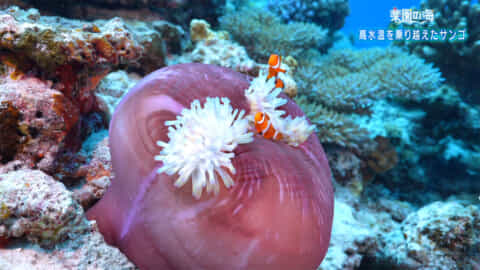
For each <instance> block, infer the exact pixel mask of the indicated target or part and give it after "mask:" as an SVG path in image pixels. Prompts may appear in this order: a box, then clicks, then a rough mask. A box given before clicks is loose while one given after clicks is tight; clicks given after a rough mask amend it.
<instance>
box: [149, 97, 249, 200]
mask: <svg viewBox="0 0 480 270" xmlns="http://www.w3.org/2000/svg"><path fill="white" fill-rule="evenodd" d="M220 101H221V102H220ZM244 113H245V112H244V111H243V110H242V111H240V112H239V111H238V109H235V110H233V108H232V106H231V105H230V100H229V99H228V98H222V99H219V98H218V97H216V98H207V100H206V102H205V104H204V107H203V108H202V106H201V104H200V101H198V100H195V101H193V102H192V104H191V107H190V109H184V110H183V111H182V113H181V115H179V116H178V117H177V119H176V120H173V121H167V122H165V125H167V126H169V129H168V130H169V132H168V138H169V142H168V143H167V142H162V141H158V142H157V144H158V146H160V147H163V149H162V150H161V152H160V154H159V155H157V156H155V160H158V161H162V162H163V166H162V167H161V168H160V169H159V170H158V173H166V174H168V175H173V174H175V173H178V175H179V178H178V179H177V180H176V182H175V186H176V187H181V186H183V185H184V184H185V183H186V182H187V181H188V180H189V179H190V178H191V179H192V194H193V196H194V197H195V198H197V199H198V198H200V197H201V195H202V190H203V188H204V187H206V189H207V192H208V193H210V192H212V191H213V192H214V193H215V194H216V193H218V191H219V189H220V187H219V183H218V180H217V178H218V177H220V179H222V180H223V183H224V184H225V186H226V187H231V186H232V185H233V184H234V183H233V180H232V178H231V177H230V175H229V174H228V172H227V171H226V169H228V170H229V171H230V173H232V174H235V168H234V167H233V165H232V162H231V159H232V158H233V157H234V156H235V155H234V153H233V150H234V149H235V148H236V147H237V145H239V144H245V143H249V142H251V141H253V134H252V133H250V132H248V125H249V124H248V121H247V120H246V119H244V118H243V116H244Z"/></svg>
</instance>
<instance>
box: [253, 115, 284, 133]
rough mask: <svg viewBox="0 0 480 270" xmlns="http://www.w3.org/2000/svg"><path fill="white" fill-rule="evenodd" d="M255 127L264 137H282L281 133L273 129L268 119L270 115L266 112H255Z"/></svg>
mask: <svg viewBox="0 0 480 270" xmlns="http://www.w3.org/2000/svg"><path fill="white" fill-rule="evenodd" d="M255 129H256V130H257V132H258V133H260V134H262V136H263V137H264V138H265V139H274V140H280V139H282V134H281V133H280V132H278V131H277V130H276V129H275V127H274V126H273V125H272V122H271V121H270V117H269V116H268V115H267V114H266V113H262V112H257V113H256V114H255Z"/></svg>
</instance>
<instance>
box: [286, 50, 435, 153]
mask: <svg viewBox="0 0 480 270" xmlns="http://www.w3.org/2000/svg"><path fill="white" fill-rule="evenodd" d="M294 78H295V79H296V81H297V84H298V89H299V90H298V91H299V96H298V98H297V99H296V101H297V103H298V104H299V105H300V107H302V109H303V110H304V111H305V113H306V114H307V115H308V116H309V118H310V119H311V120H312V121H313V122H314V123H315V124H316V125H317V133H318V134H319V138H320V141H322V142H327V143H332V142H333V143H335V144H339V145H341V146H346V147H352V148H357V147H358V143H359V142H362V141H364V140H365V138H366V137H368V136H369V135H368V133H367V132H366V130H365V129H362V128H361V127H359V126H358V124H357V123H355V121H354V120H353V118H352V116H351V113H356V114H365V113H367V114H368V113H369V110H370V108H371V106H373V105H374V104H375V103H376V102H377V101H378V100H381V99H384V98H387V97H395V98H398V97H400V98H404V99H409V100H418V99H421V98H422V97H423V96H425V95H426V94H427V93H429V92H431V91H433V90H434V89H437V88H438V87H439V85H440V84H441V83H442V82H443V79H442V77H441V74H440V72H439V71H438V70H437V69H436V68H434V67H433V66H432V65H431V64H426V63H425V62H424V61H423V60H422V59H420V58H419V57H416V56H413V55H410V54H408V53H406V52H403V51H402V50H400V49H397V48H388V49H368V50H359V51H353V50H349V49H344V50H336V51H331V52H330V53H329V54H327V55H325V56H323V57H320V58H318V59H316V61H315V60H314V61H311V62H310V63H305V64H304V65H300V67H299V68H298V71H297V72H295V77H294Z"/></svg>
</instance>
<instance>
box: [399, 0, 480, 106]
mask: <svg viewBox="0 0 480 270" xmlns="http://www.w3.org/2000/svg"><path fill="white" fill-rule="evenodd" d="M420 8H421V9H422V10H424V9H433V11H434V14H435V20H434V23H433V25H431V27H432V28H433V29H439V31H440V29H444V30H446V31H448V30H452V31H454V30H466V38H465V41H448V40H445V41H420V42H417V41H415V42H408V41H404V42H402V43H403V44H404V45H406V46H407V47H408V48H409V49H410V50H411V51H412V52H414V53H415V54H417V55H419V56H421V57H423V58H425V59H427V60H428V61H431V62H434V63H435V64H436V65H437V66H438V67H439V68H440V70H441V71H442V73H443V74H444V76H445V77H446V78H448V79H450V80H451V81H454V82H455V83H457V84H458V85H461V86H462V87H459V90H460V91H462V92H464V94H465V95H466V96H467V97H470V99H472V96H471V95H472V93H473V94H474V96H473V98H474V99H472V101H474V102H476V103H477V104H478V103H480V91H476V90H477V89H478V88H479V86H480V79H479V77H478V66H479V65H480V24H479V21H480V4H479V3H476V2H475V1H464V0H422V1H421V4H420Z"/></svg>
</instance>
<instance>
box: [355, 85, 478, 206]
mask: <svg viewBox="0 0 480 270" xmlns="http://www.w3.org/2000/svg"><path fill="white" fill-rule="evenodd" d="M371 111H372V114H371V115H369V116H358V117H357V118H356V119H355V121H356V123H358V124H359V125H360V126H362V127H363V128H364V129H366V130H368V133H369V134H370V135H371V136H384V137H387V138H389V139H390V140H391V142H392V143H393V145H394V146H395V148H396V150H397V153H398V160H399V162H398V165H397V167H396V169H395V170H391V171H389V172H386V173H385V174H384V175H383V176H381V177H377V179H376V181H377V185H385V186H386V187H388V188H389V189H390V190H392V192H394V194H395V196H397V197H398V198H399V199H402V200H407V201H411V202H415V203H417V204H419V205H423V204H427V203H430V202H432V201H435V200H439V199H442V198H446V197H447V196H449V195H451V194H461V193H471V192H472V191H475V190H480V183H479V181H476V179H477V178H478V174H479V168H478V157H479V156H478V151H476V150H475V149H479V147H480V146H479V142H478V134H479V132H480V127H479V125H478V119H480V117H478V115H479V113H480V108H479V107H478V106H473V105H470V104H468V103H466V102H464V101H463V100H462V98H461V97H460V94H459V93H458V92H457V91H456V90H455V89H453V88H452V87H450V86H448V85H444V86H442V87H440V88H439V89H437V90H435V91H433V92H431V93H430V94H428V95H426V96H425V97H424V98H423V99H422V100H420V101H417V102H409V103H401V102H394V101H392V100H390V101H380V102H377V103H376V104H375V105H374V106H373V107H372V110H371ZM473 119H477V120H475V121H472V120H473ZM452 179H455V185H452Z"/></svg>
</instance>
